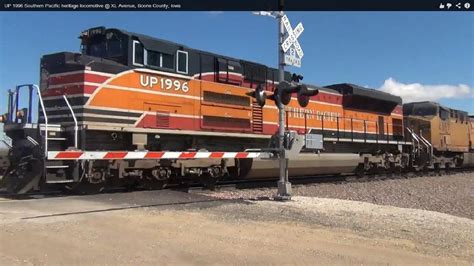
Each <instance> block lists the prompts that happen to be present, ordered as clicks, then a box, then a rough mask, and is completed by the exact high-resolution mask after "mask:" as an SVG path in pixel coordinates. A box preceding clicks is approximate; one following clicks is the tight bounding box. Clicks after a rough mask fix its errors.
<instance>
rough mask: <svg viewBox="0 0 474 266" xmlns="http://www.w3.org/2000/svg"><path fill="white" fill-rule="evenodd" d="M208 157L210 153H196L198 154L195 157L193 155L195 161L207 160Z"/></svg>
mask: <svg viewBox="0 0 474 266" xmlns="http://www.w3.org/2000/svg"><path fill="white" fill-rule="evenodd" d="M209 156H211V153H210V152H198V153H196V155H194V158H196V159H205V158H209Z"/></svg>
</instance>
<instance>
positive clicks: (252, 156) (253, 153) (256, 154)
mask: <svg viewBox="0 0 474 266" xmlns="http://www.w3.org/2000/svg"><path fill="white" fill-rule="evenodd" d="M259 156H260V152H249V154H248V155H247V158H257V157H259Z"/></svg>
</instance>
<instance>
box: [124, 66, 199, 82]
mask: <svg viewBox="0 0 474 266" xmlns="http://www.w3.org/2000/svg"><path fill="white" fill-rule="evenodd" d="M132 71H134V72H138V73H148V74H157V75H163V76H168V77H175V78H182V79H187V80H191V79H192V77H190V76H186V75H180V74H176V73H169V72H163V71H157V70H152V69H147V68H136V69H133V70H132ZM125 72H129V71H125Z"/></svg>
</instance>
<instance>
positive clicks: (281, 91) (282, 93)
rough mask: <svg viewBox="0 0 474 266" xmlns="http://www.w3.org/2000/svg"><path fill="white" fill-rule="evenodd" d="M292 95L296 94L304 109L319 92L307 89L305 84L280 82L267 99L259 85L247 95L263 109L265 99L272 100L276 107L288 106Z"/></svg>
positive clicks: (314, 89)
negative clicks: (280, 105)
mask: <svg viewBox="0 0 474 266" xmlns="http://www.w3.org/2000/svg"><path fill="white" fill-rule="evenodd" d="M293 93H296V95H297V99H298V103H299V105H300V106H301V107H306V106H308V104H309V100H310V98H311V96H315V95H317V94H318V93H319V90H318V89H316V88H308V86H306V85H305V84H299V83H296V82H291V83H290V82H288V81H282V82H280V83H279V84H278V85H277V87H276V90H275V92H274V93H273V95H272V96H269V97H267V95H266V92H265V89H264V87H263V86H261V85H259V86H257V88H256V89H255V90H254V91H253V92H250V93H248V94H247V95H249V96H252V97H254V98H255V99H256V101H257V103H258V104H259V105H260V106H262V107H263V106H264V105H265V101H266V99H267V98H269V99H272V100H274V101H275V103H276V104H277V105H278V104H280V103H281V104H283V105H288V104H289V103H290V101H291V95H292V94H293Z"/></svg>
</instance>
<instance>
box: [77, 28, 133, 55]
mask: <svg viewBox="0 0 474 266" xmlns="http://www.w3.org/2000/svg"><path fill="white" fill-rule="evenodd" d="M124 43H125V42H124V41H123V38H121V36H119V35H118V34H116V33H114V32H107V34H105V35H96V36H92V37H91V39H90V40H89V43H88V46H87V49H86V54H87V55H91V56H95V57H101V58H107V59H111V60H114V59H115V60H117V59H120V58H121V57H122V55H123V51H124V50H125V49H124V48H125V45H124Z"/></svg>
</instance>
